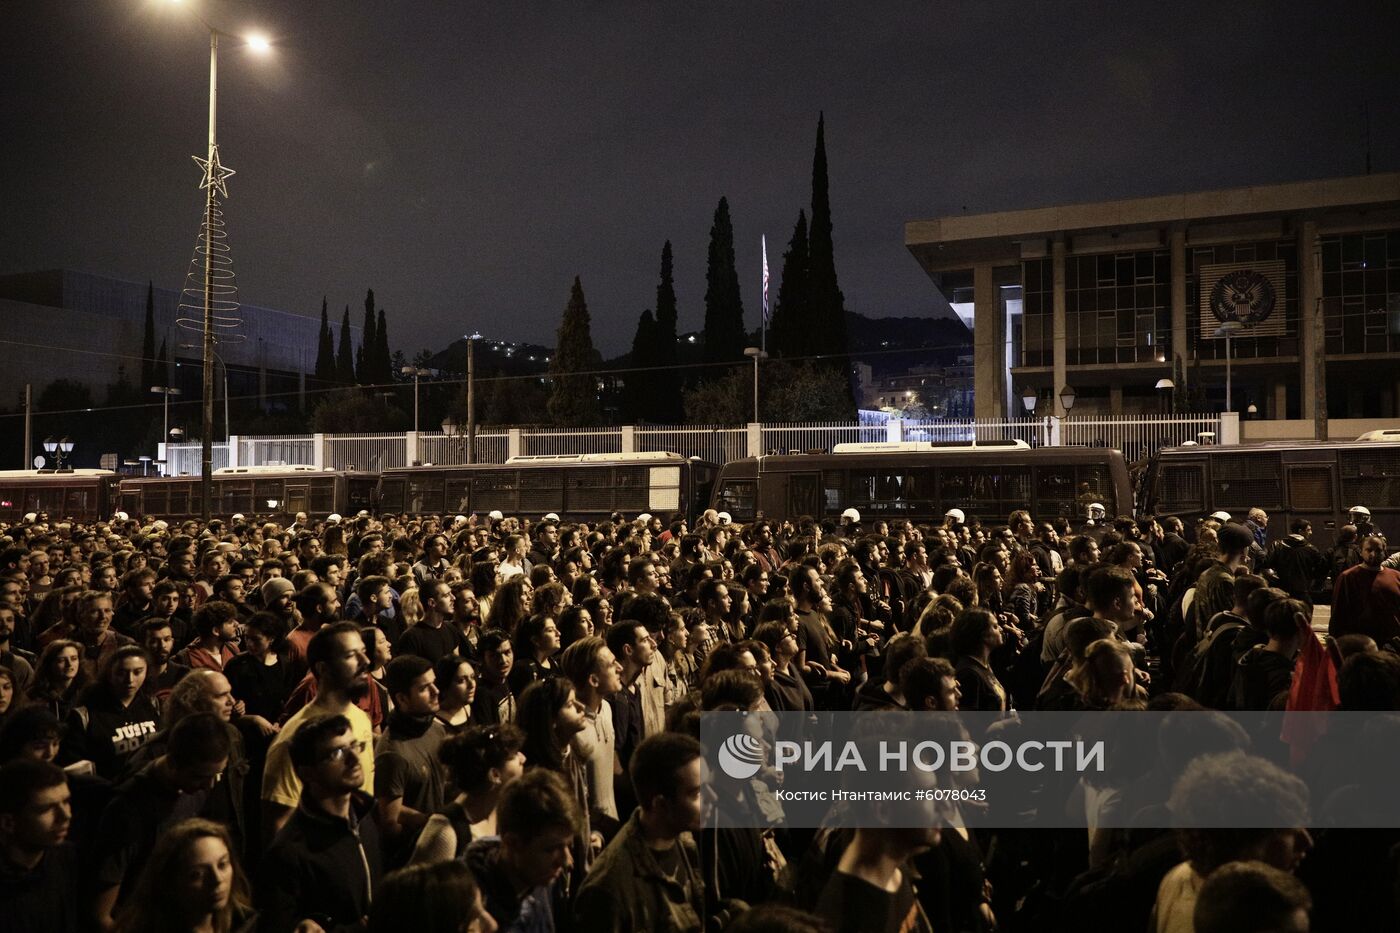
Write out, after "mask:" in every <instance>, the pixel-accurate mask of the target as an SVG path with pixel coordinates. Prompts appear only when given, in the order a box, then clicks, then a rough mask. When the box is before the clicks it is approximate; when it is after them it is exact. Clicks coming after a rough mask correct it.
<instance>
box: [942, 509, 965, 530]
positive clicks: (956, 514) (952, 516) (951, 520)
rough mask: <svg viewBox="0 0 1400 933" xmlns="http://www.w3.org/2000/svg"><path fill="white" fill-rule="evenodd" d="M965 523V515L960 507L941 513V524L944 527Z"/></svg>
mask: <svg viewBox="0 0 1400 933" xmlns="http://www.w3.org/2000/svg"><path fill="white" fill-rule="evenodd" d="M966 524H967V516H966V515H964V514H963V510H962V509H949V510H948V511H946V512H944V513H943V525H944V527H946V528H952V527H954V526H955V525H966Z"/></svg>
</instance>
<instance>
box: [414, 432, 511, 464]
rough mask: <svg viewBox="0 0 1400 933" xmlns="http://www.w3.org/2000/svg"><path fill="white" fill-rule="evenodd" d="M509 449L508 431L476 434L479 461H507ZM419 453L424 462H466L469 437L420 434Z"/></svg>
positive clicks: (477, 458) (477, 460) (477, 459)
mask: <svg viewBox="0 0 1400 933" xmlns="http://www.w3.org/2000/svg"><path fill="white" fill-rule="evenodd" d="M509 449H510V433H509V432H508V431H499V430H498V431H487V432H478V433H477V435H476V462H477V463H505V462H506V457H507V456H508V454H509ZM418 453H419V457H418V459H419V460H420V461H422V462H423V463H446V464H458V463H466V462H467V438H466V436H465V435H462V434H420V435H418Z"/></svg>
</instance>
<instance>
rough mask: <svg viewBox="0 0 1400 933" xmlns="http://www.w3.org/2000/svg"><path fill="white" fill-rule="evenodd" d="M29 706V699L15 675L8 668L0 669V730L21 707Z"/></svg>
mask: <svg viewBox="0 0 1400 933" xmlns="http://www.w3.org/2000/svg"><path fill="white" fill-rule="evenodd" d="M27 705H29V698H28V697H27V696H26V695H25V692H24V690H23V689H22V688H21V687H20V685H19V684H18V683H16V682H15V673H14V671H12V670H10V669H9V668H8V667H0V728H3V727H4V725H5V723H6V722H7V721H8V720H9V718H10V716H11V715H13V714H14V712H15V710H17V709H19V708H20V707H23V706H27Z"/></svg>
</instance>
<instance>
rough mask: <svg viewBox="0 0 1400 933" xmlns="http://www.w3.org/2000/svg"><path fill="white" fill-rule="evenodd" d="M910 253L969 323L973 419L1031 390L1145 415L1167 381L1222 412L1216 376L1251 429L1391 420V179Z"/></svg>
mask: <svg viewBox="0 0 1400 933" xmlns="http://www.w3.org/2000/svg"><path fill="white" fill-rule="evenodd" d="M905 245H906V246H907V247H908V249H909V251H910V252H911V253H913V255H914V257H915V259H917V260H918V262H919V264H920V265H921V266H922V267H923V268H924V270H925V271H926V272H927V273H928V275H929V276H930V278H932V279H933V281H934V283H935V285H937V287H938V288H939V289H940V290H941V291H942V293H943V294H944V296H945V297H946V298H947V299H948V301H949V302H951V303H952V304H953V306H954V307H955V308H956V309H958V310H959V313H961V314H964V316H965V317H968V318H970V319H971V321H972V326H973V343H974V354H975V357H974V358H975V367H974V382H975V407H976V412H977V416H978V417H979V418H998V417H1006V416H1008V415H1012V416H1015V415H1020V414H1022V413H1023V412H1024V408H1023V406H1022V402H1021V400H1020V398H1021V395H1022V391H1023V389H1025V388H1029V389H1032V390H1034V392H1035V394H1037V395H1038V396H1039V398H1040V401H1039V403H1038V405H1037V409H1036V411H1037V413H1039V414H1064V409H1063V406H1062V403H1061V401H1060V395H1061V393H1062V392H1063V390H1064V389H1065V387H1071V388H1073V390H1074V396H1075V401H1074V409H1073V411H1074V413H1075V414H1081V413H1103V414H1134V413H1144V414H1145V413H1155V412H1158V411H1160V410H1162V409H1163V408H1164V407H1166V406H1167V405H1168V404H1169V402H1170V400H1169V399H1167V398H1164V397H1163V395H1164V392H1165V391H1166V390H1159V389H1157V388H1156V386H1157V384H1158V382H1159V380H1162V379H1171V380H1173V381H1174V382H1176V383H1185V385H1180V386H1178V391H1179V392H1181V393H1182V395H1184V396H1186V398H1179V399H1178V402H1179V404H1184V405H1187V406H1189V407H1191V408H1193V409H1201V408H1204V409H1205V410H1221V409H1223V408H1224V407H1225V401H1226V382H1227V372H1228V375H1229V380H1228V381H1229V383H1230V386H1229V388H1230V395H1231V399H1230V400H1231V402H1232V403H1233V404H1232V408H1233V410H1235V411H1240V412H1245V411H1247V410H1248V408H1249V406H1251V405H1252V406H1254V413H1257V415H1258V417H1260V418H1269V419H1312V418H1313V417H1314V414H1315V412H1316V411H1317V409H1318V405H1319V404H1320V403H1322V402H1325V404H1326V409H1327V413H1328V415H1329V416H1330V417H1333V418H1387V417H1397V416H1400V174H1395V173H1392V174H1382V175H1367V176H1361V177H1354V178H1339V179H1330V180H1323V181H1312V182H1297V183H1289V184H1277V185H1261V186H1256V187H1249V188H1235V189H1228V190H1222V191H1206V192H1198V193H1193V194H1181V195H1170V196H1164V197H1153V198H1136V199H1132V200H1122V201H1107V202H1101V203H1095V204H1076V205H1068V206H1063V207H1049V208H1041V209H1035V210H1023V211H1010V212H1004V213H995V214H981V215H970V216H969V215H962V216H954V217H943V218H938V219H934V220H922V221H911V222H909V223H907V224H906V225H905ZM1236 322H1237V324H1236ZM1222 324H1224V325H1225V329H1223V330H1222V327H1221V325H1222ZM1226 333H1228V334H1229V336H1228V337H1226V336H1225V334H1226ZM1227 353H1228V355H1229V361H1228V364H1227Z"/></svg>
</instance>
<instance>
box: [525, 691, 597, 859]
mask: <svg viewBox="0 0 1400 933" xmlns="http://www.w3.org/2000/svg"><path fill="white" fill-rule="evenodd" d="M515 722H516V725H518V726H519V727H520V729H521V730H522V731H523V732H524V733H525V745H524V746H523V748H522V750H523V751H524V752H525V760H526V761H527V762H529V764H530V767H532V768H548V769H549V770H551V771H553V772H555V773H556V774H558V775H559V776H560V777H562V778H563V779H564V782H565V783H566V784H567V785H568V787H569V788H570V789H571V790H572V791H573V794H574V800H575V801H576V802H577V803H578V808H579V813H580V814H582V821H583V829H582V831H581V832H580V834H579V836H578V838H577V839H576V840H575V845H574V880H576V881H577V882H579V883H582V881H583V877H584V875H585V874H586V873H587V871H588V866H589V865H590V864H591V863H592V861H593V856H594V855H596V854H597V853H598V852H599V851H601V850H602V848H603V837H602V834H601V833H596V832H593V831H592V827H591V825H590V823H589V819H588V765H587V764H586V763H585V762H584V761H583V756H582V755H580V754H579V753H578V752H577V751H576V750H575V748H574V736H576V735H578V734H579V733H580V732H582V731H583V730H584V729H585V728H587V726H588V718H587V716H586V715H585V710H584V706H583V704H582V703H581V702H579V699H578V695H577V694H576V693H575V692H574V685H573V684H572V683H570V682H569V680H568V678H565V677H552V678H550V679H549V680H540V681H536V682H535V683H533V684H531V685H530V686H529V687H527V688H526V689H525V692H524V693H523V694H521V696H520V702H519V704H518V705H517V707H516V714H515Z"/></svg>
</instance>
